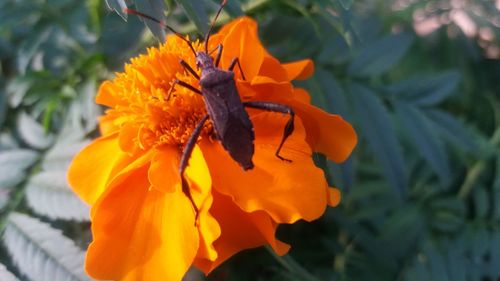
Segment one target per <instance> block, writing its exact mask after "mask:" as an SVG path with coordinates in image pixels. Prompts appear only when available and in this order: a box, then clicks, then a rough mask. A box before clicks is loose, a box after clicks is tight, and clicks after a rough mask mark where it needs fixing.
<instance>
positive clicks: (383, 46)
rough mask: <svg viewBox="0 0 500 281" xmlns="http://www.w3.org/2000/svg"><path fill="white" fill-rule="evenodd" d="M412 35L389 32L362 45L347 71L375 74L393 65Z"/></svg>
mask: <svg viewBox="0 0 500 281" xmlns="http://www.w3.org/2000/svg"><path fill="white" fill-rule="evenodd" d="M412 42H413V37H412V36H411V35H410V34H407V33H400V34H391V35H388V36H386V37H384V38H382V39H380V40H378V41H376V42H375V43H372V44H368V45H366V46H364V48H363V49H362V50H361V53H360V54H359V55H358V56H356V57H355V59H354V60H353V61H352V62H351V64H350V65H349V67H348V69H347V72H348V73H349V75H351V76H355V77H370V76H376V75H380V74H382V73H384V72H385V71H387V70H389V69H390V68H391V67H392V66H393V65H395V64H396V63H397V62H398V61H399V60H400V59H401V58H402V57H403V56H404V55H405V54H406V51H408V49H409V48H410V46H411V43H412Z"/></svg>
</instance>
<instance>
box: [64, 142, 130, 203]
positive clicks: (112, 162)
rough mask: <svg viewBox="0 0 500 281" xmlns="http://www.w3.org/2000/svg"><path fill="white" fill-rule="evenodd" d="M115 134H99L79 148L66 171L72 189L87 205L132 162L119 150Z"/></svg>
mask: <svg viewBox="0 0 500 281" xmlns="http://www.w3.org/2000/svg"><path fill="white" fill-rule="evenodd" d="M117 136H118V134H112V135H109V136H106V137H100V138H98V139H96V140H95V141H94V142H92V143H91V144H90V145H88V146H87V147H85V148H84V149H83V150H82V151H80V152H79V153H78V154H77V155H76V156H75V158H74V159H73V162H72V163H71V166H70V168H69V171H68V181H69V184H70V186H71V187H72V188H73V190H74V191H75V192H76V194H78V196H80V198H82V200H83V201H85V202H86V203H87V204H90V205H92V204H94V202H95V201H96V200H97V198H99V196H101V194H102V193H103V192H104V190H105V189H106V183H107V182H108V181H109V180H110V179H112V178H113V176H114V175H116V173H117V172H118V171H119V170H120V169H121V168H122V167H124V166H126V165H128V164H129V163H130V162H132V161H133V158H131V157H129V156H128V155H127V154H126V153H124V152H123V151H121V150H120V146H119V145H118V137H117Z"/></svg>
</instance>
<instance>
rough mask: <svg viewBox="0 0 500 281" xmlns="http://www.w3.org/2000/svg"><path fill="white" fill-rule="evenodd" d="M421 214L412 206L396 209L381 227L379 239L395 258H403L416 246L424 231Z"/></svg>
mask: <svg viewBox="0 0 500 281" xmlns="http://www.w3.org/2000/svg"><path fill="white" fill-rule="evenodd" d="M425 225H426V221H425V218H424V214H423V212H422V211H421V210H420V209H419V208H418V207H417V206H413V205H408V206H405V207H403V208H400V209H398V211H397V212H395V213H393V214H392V215H390V216H389V217H388V218H387V220H386V221H385V222H384V224H383V226H382V227H381V229H382V230H381V237H380V239H381V240H383V241H385V242H386V243H387V244H388V245H392V246H390V247H389V248H390V249H392V250H391V251H392V252H394V255H396V256H397V257H400V258H402V257H405V256H407V255H408V254H410V253H411V250H412V248H415V247H416V246H417V243H418V242H419V238H421V234H422V233H423V231H424V230H425Z"/></svg>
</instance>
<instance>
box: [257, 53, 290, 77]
mask: <svg viewBox="0 0 500 281" xmlns="http://www.w3.org/2000/svg"><path fill="white" fill-rule="evenodd" d="M259 76H265V77H270V78H272V79H273V80H275V81H278V82H284V81H287V82H288V81H290V80H291V79H289V74H288V73H287V71H286V69H285V68H284V67H283V66H282V65H281V64H280V62H279V61H278V60H277V59H276V58H274V57H271V56H266V57H264V61H263V62H262V65H261V66H260V70H259Z"/></svg>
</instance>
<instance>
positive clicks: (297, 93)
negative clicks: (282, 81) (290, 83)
mask: <svg viewBox="0 0 500 281" xmlns="http://www.w3.org/2000/svg"><path fill="white" fill-rule="evenodd" d="M293 99H295V100H298V101H300V102H303V103H307V104H309V103H311V96H310V95H309V93H308V92H307V91H306V90H304V89H302V88H295V89H294V90H293Z"/></svg>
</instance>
